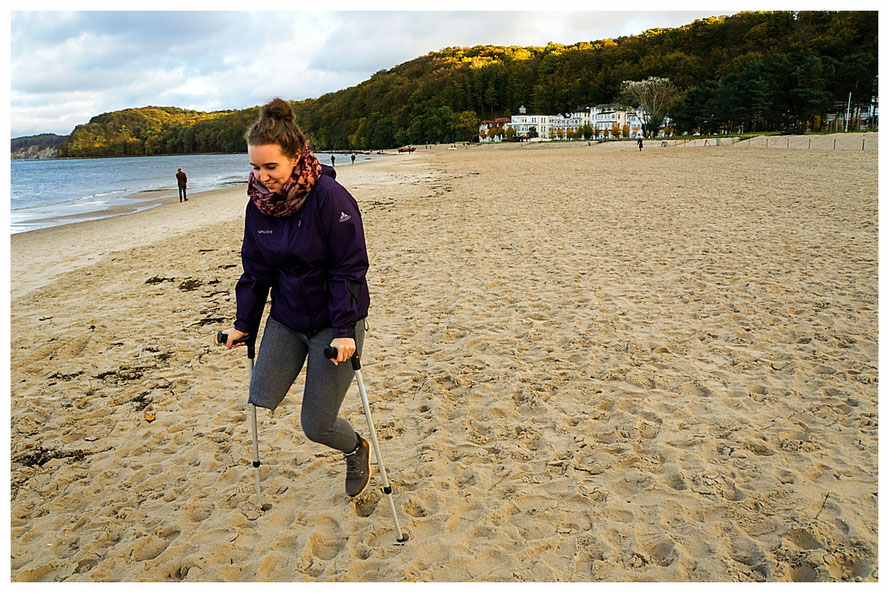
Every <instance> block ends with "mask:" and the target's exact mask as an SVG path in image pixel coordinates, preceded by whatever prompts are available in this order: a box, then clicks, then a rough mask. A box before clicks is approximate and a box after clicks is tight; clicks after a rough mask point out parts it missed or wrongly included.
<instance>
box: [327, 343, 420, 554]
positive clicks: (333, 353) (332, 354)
mask: <svg viewBox="0 0 889 593" xmlns="http://www.w3.org/2000/svg"><path fill="white" fill-rule="evenodd" d="M324 356H326V357H327V358H336V357H337V349H336V348H325V349H324ZM349 360H350V361H351V363H352V370H353V371H355V381H356V382H357V383H358V393H359V394H360V395H361V405H362V406H363V407H364V417H365V418H367V429H368V430H369V431H370V440H371V442H373V447H374V456H375V457H376V458H377V465H378V466H380V477H381V478H382V479H383V492H384V493H385V494H386V498H387V499H388V501H389V510H390V511H392V521H393V522H394V523H395V535H396V537H397V539H398V542H399V543H404V542H406V541H407V536H405V535H402V533H401V527H399V525H398V514H397V513H396V512H395V502H394V501H393V500H392V486H390V485H389V476H388V475H386V466H385V465H383V454H382V453H381V452H380V442H379V441H378V440H377V430H376V428H374V421H373V418H372V417H371V415H370V403H369V402H368V401H367V391H366V390H365V389H364V381H363V380H362V379H361V360H360V359H359V358H358V353H357V352H356V353H355V354H353V355H352V358H351V359H349Z"/></svg>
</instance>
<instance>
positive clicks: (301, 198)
mask: <svg viewBox="0 0 889 593" xmlns="http://www.w3.org/2000/svg"><path fill="white" fill-rule="evenodd" d="M320 176H321V163H319V162H318V158H317V157H316V156H315V155H314V153H313V152H312V151H311V150H309V149H308V148H306V149H304V150H303V153H302V156H301V157H300V159H299V161H298V162H297V163H296V166H295V167H294V168H293V173H292V174H291V175H290V179H288V180H287V181H286V182H285V183H284V185H283V186H282V187H281V189H279V190H277V191H274V192H273V191H270V190H269V188H267V187H266V186H265V185H263V183H262V182H260V181H259V179H257V178H256V176H254V175H253V171H251V172H250V178H249V179H248V180H247V195H248V196H249V197H250V199H251V200H253V203H254V204H256V207H257V208H259V211H260V212H262V213H263V214H265V215H266V216H274V217H276V218H283V217H285V216H291V215H293V214H295V213H296V212H297V211H298V210H299V209H300V208H301V207H302V205H303V202H305V201H306V197H308V195H309V192H310V191H312V188H313V187H315V182H316V181H318V177H320Z"/></svg>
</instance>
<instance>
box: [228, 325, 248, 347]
mask: <svg viewBox="0 0 889 593" xmlns="http://www.w3.org/2000/svg"><path fill="white" fill-rule="evenodd" d="M222 333H224V334H225V335H226V337H227V338H228V339H227V340H226V341H225V347H226V348H229V349H231V348H234V347H236V346H244V345H245V342H241V343H240V344H235V342H237V341H238V340H240V339H241V338H244V337H246V336H249V335H250V334H247V333H244V332H242V331H241V330H239V329H235V328H231V329H227V330H225V331H224V332H222Z"/></svg>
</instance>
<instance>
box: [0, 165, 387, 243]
mask: <svg viewBox="0 0 889 593" xmlns="http://www.w3.org/2000/svg"><path fill="white" fill-rule="evenodd" d="M241 154H243V155H244V159H245V162H246V152H245V153H201V154H195V155H186V156H194V157H201V156H219V155H223V156H228V155H241ZM329 154H330V153H321V155H322V157H326V156H327V155H329ZM333 154H335V155H336V156H339V155H341V154H342V155H348V154H349V153H333ZM355 154H361V155H364V156H367V155H372V156H370V157H369V158H367V159H366V160H361V161H357V162H356V163H354V164H355V165H361V164H363V163H367V162H371V161H373V160H374V159H375V157H377V156H384V155H385V153H382V152H376V153H371V152H360V153H359V152H356V153H355ZM175 156H180V155H153V156H151V157H145V156H120V157H89V158H87V157H78V158H76V159H74V160H102V159H108V158H115V159H118V158H119V159H129V158H133V159H139V158H142V159H146V158H147V159H152V158H170V157H175ZM72 158H73V157H72ZM19 160H21V161H30V160H39V161H51V160H56V161H63V160H71V159H68V158H66V159H19ZM326 161H327V162H324V161H322V164H326V165H329V159H326ZM350 166H353V165H352V164H351V163H349V162H348V160H347V161H346V162H341V163H340V164H339V165H338V167H337V171H338V172H339V171H341V170H342V169H343V168H345V167H350ZM191 183H194V181H192V182H191ZM245 184H246V181H245V180H244V181H240V180H239V181H222V182H220V183H217V184H215V185H214V186H211V187H207V184H198V185H197V188H199V189H190V190H189V193H188V195H189V197H190V196H192V195H198V194H203V193H206V192H213V191H224V190H228V189H230V188H232V187H242V186H244V185H245ZM120 191H127V190H120ZM83 199H85V198H79V199H77V200H75V201H72V202H64V203H62V204H56V205H47V206H45V207H46V208H49V209H59V208H65V207H68V206H70V205H73V204H76V203H78V202H79V201H80V200H83ZM170 202H178V190H177V189H176V187H175V186H174V187H170V186H169V184H162V185H159V186H157V187H153V188H150V189H143V190H140V191H133V192H132V193H125V194H122V195H119V196H117V197H115V198H114V203H110V204H105V205H102V206H100V207H99V208H98V209H96V210H90V211H85V212H78V213H74V214H48V215H45V216H38V217H32V218H28V219H26V220H22V221H16V222H13V221H12V217H10V221H9V230H10V236H14V235H19V234H23V233H28V232H33V231H36V230H41V229H44V228H51V227H56V226H62V225H65V224H75V223H78V222H85V221H88V220H99V219H107V218H112V217H115V216H120V215H126V214H131V213H135V212H138V211H141V210H147V209H151V208H155V207H157V206H159V205H163V204H167V203H170ZM27 211H28V210H27V209H24V210H13V211H12V212H11V214H17V213H21V212H27Z"/></svg>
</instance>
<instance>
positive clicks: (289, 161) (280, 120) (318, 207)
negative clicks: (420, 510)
mask: <svg viewBox="0 0 889 593" xmlns="http://www.w3.org/2000/svg"><path fill="white" fill-rule="evenodd" d="M246 139H247V154H248V156H249V158H250V164H251V166H252V167H253V171H252V172H251V173H250V177H249V180H248V184H247V194H248V196H249V197H250V200H249V201H248V202H247V214H246V220H245V224H244V242H243V244H242V247H241V260H242V263H243V267H244V273H243V274H242V275H241V278H240V280H239V281H238V283H237V286H236V290H235V292H236V296H237V316H236V320H235V322H234V327H232V328H231V329H229V330H227V331H226V332H224V333H225V334H227V338H228V339H227V342H226V346H227V347H228V348H232V347H233V346H235V345H238V344H236V342H238V340H241V339H242V338H245V337H247V336H250V335H252V336H255V335H256V333H257V331H258V329H259V324H260V321H261V318H262V312H263V308H264V306H265V302H266V298H267V296H268V294H269V290H271V296H272V306H271V311H270V313H269V316H268V319H267V321H266V325H265V330H264V332H263V337H262V344H261V345H260V348H259V354H258V355H257V358H256V365H255V368H254V370H253V376H252V379H251V381H250V396H249V401H250V403H252V404H254V405H256V406H260V407H264V408H268V409H270V410H274V409H275V408H276V407H277V406H278V404H279V403H281V400H283V399H284V396H285V395H286V394H287V391H288V390H289V389H290V387H291V385H292V384H293V382H294V381H295V380H296V377H297V375H298V374H299V372H300V371H301V370H302V367H303V364H304V363H306V361H307V365H306V381H305V391H304V392H303V402H302V414H301V418H300V421H301V423H302V429H303V432H304V433H305V434H306V436H307V437H308V438H309V439H310V440H312V441H315V442H318V443H322V444H324V445H327V446H328V447H332V448H334V449H338V450H340V451H342V452H343V454H344V455H345V458H346V462H347V463H346V466H347V468H346V493H347V494H348V495H349V496H358V495H359V494H361V493H362V492H364V489H365V488H366V487H367V483H368V481H369V479H370V468H369V464H368V460H369V456H370V449H369V447H368V444H367V441H365V440H364V439H363V438H361V436H360V435H358V433H357V432H355V430H353V429H352V427H351V425H350V424H349V423H348V422H347V421H346V420H345V419H343V418H339V417H338V414H339V410H340V406H341V405H342V403H343V398H344V397H345V395H346V391H347V390H348V389H349V386H350V385H351V383H352V377H353V371H352V368H351V365H349V364H340V363H343V362H346V361H347V360H349V359H350V358H351V357H352V355H353V354H355V353H356V351H357V352H359V353H360V351H361V346H362V344H363V341H364V330H365V318H366V316H367V309H368V305H369V303H370V297H369V295H368V290H367V282H366V279H365V274H366V272H367V268H368V261H367V249H366V247H365V242H364V229H363V226H362V223H361V215H360V213H359V212H358V204H357V203H356V202H355V200H354V199H353V198H352V196H351V195H349V192H347V191H346V190H345V189H344V188H343V187H342V186H341V185H340V184H339V183H337V182H336V181H335V180H334V177H335V176H336V172H335V171H334V170H333V169H332V168H331V167H327V166H324V165H321V163H319V162H318V159H317V158H316V157H315V155H314V154H313V153H312V151H311V150H310V149H309V147H308V146H307V143H306V139H305V136H303V133H302V131H301V130H300V129H299V127H298V126H297V125H296V123H295V122H294V114H293V110H292V109H291V108H290V105H289V104H288V103H287V102H286V101H283V100H281V99H277V98H276V99H273V100H272V101H271V102H269V103H268V104H266V105H264V106H263V107H262V110H261V112H260V117H259V119H258V120H257V121H256V123H254V124H253V126H252V127H251V128H250V130H249V131H248V132H247V135H246ZM328 346H332V347H334V348H336V351H337V357H336V358H335V359H328V358H326V357H325V356H324V350H325V348H327V347H328Z"/></svg>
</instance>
